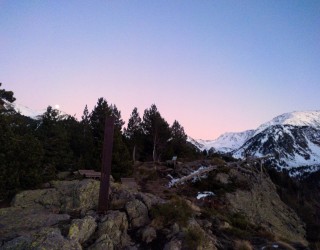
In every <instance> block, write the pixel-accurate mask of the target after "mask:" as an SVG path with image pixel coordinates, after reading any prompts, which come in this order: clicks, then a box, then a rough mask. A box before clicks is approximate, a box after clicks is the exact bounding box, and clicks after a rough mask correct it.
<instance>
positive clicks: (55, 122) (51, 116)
mask: <svg viewBox="0 0 320 250" xmlns="http://www.w3.org/2000/svg"><path fill="white" fill-rule="evenodd" d="M67 118H68V116H65V115H61V114H60V111H59V110H57V109H53V108H52V107H51V106H48V107H47V111H46V112H45V113H44V114H43V115H42V116H41V120H40V121H41V123H40V125H39V128H38V129H37V136H38V138H39V139H40V140H41V141H42V142H43V147H44V150H45V157H44V162H45V167H46V169H48V171H49V169H50V171H49V172H50V173H51V172H52V168H53V169H57V170H66V169H69V168H70V167H71V166H72V151H71V148H70V135H69V134H68V131H67V129H66V127H65V122H63V120H65V119H67Z"/></svg>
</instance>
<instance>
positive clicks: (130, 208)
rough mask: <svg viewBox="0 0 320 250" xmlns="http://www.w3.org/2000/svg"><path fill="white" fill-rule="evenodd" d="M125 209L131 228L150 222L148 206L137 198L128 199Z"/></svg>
mask: <svg viewBox="0 0 320 250" xmlns="http://www.w3.org/2000/svg"><path fill="white" fill-rule="evenodd" d="M125 209H126V212H127V214H128V217H129V222H130V225H131V227H132V228H138V227H142V226H145V225H146V224H148V223H149V222H150V219H149V215H148V208H147V207H146V205H145V204H144V203H143V202H141V201H139V200H133V201H129V202H128V203H127V204H126V206H125Z"/></svg>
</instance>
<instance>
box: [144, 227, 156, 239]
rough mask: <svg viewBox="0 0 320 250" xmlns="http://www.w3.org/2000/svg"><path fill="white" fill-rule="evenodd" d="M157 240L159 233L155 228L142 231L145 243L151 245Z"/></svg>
mask: <svg viewBox="0 0 320 250" xmlns="http://www.w3.org/2000/svg"><path fill="white" fill-rule="evenodd" d="M156 238H157V232H156V230H155V229H154V228H153V227H150V226H147V227H146V228H143V229H142V230H141V239H142V241H143V242H145V243H150V242H152V241H153V240H154V239H156Z"/></svg>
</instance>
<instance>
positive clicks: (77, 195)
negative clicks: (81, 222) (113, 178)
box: [52, 179, 100, 214]
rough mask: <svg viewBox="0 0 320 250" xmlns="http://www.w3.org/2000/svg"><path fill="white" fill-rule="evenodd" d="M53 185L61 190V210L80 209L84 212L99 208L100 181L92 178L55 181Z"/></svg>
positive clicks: (71, 210)
mask: <svg viewBox="0 0 320 250" xmlns="http://www.w3.org/2000/svg"><path fill="white" fill-rule="evenodd" d="M52 186H53V187H54V188H55V189H56V190H57V191H58V192H59V197H60V203H61V207H60V209H61V211H63V212H73V211H80V212H81V213H82V214H84V213H85V212H86V211H88V210H91V209H97V207H98V197H99V188H100V182H99V181H96V180H91V179H84V180H82V181H78V180H75V181H54V182H52Z"/></svg>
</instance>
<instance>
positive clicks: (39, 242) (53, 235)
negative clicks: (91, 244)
mask: <svg viewBox="0 0 320 250" xmlns="http://www.w3.org/2000/svg"><path fill="white" fill-rule="evenodd" d="M1 249H6V250H9V249H10V250H13V249H17V250H20V249H35V250H38V249H39V250H40V249H50V250H61V249H70V250H82V247H81V245H80V244H79V243H78V242H76V241H73V240H69V239H66V238H64V237H63V236H62V235H61V231H60V230H59V229H58V228H42V229H41V230H39V231H37V232H35V233H33V234H32V235H30V236H20V237H18V238H15V239H13V240H11V241H8V242H6V243H5V244H4V245H3V246H2V247H1Z"/></svg>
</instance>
